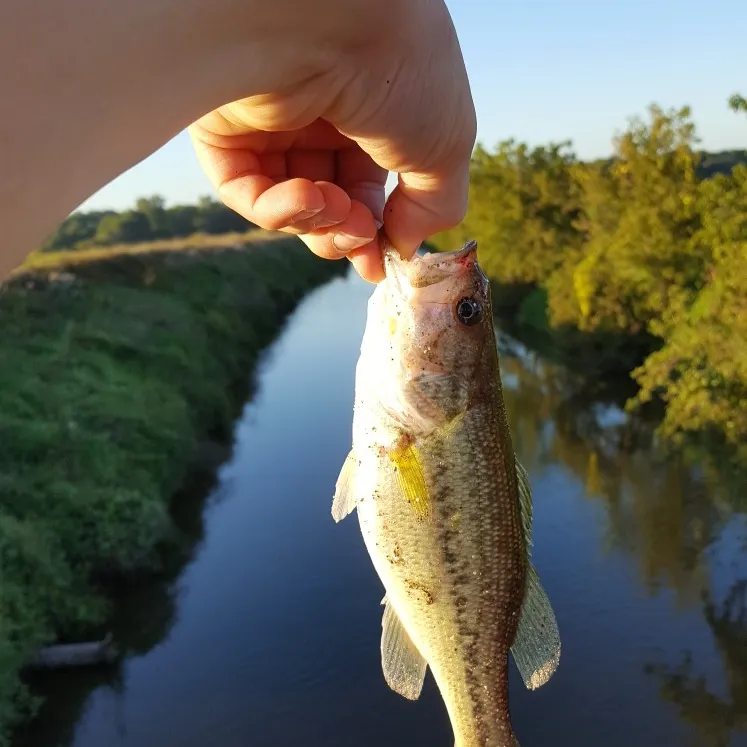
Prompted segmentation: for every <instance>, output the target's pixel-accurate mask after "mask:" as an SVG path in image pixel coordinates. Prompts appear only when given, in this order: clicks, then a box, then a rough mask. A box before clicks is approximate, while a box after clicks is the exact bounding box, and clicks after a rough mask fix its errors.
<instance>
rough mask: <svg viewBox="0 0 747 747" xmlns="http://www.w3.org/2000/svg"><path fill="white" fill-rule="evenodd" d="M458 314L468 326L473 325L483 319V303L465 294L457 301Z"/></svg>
mask: <svg viewBox="0 0 747 747" xmlns="http://www.w3.org/2000/svg"><path fill="white" fill-rule="evenodd" d="M456 316H457V319H458V320H459V321H460V322H461V323H462V324H464V325H465V326H466V327H471V326H472V325H473V324H477V323H478V322H479V321H480V319H482V304H481V303H480V302H479V301H477V300H475V299H474V298H468V297H466V296H465V297H464V298H462V299H460V300H459V301H458V302H457V305H456Z"/></svg>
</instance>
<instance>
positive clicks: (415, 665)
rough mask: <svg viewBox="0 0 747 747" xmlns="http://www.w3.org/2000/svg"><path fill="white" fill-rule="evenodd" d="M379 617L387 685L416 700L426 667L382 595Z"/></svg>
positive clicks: (382, 660) (383, 667) (392, 609)
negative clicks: (381, 608) (382, 610)
mask: <svg viewBox="0 0 747 747" xmlns="http://www.w3.org/2000/svg"><path fill="white" fill-rule="evenodd" d="M382 603H383V604H384V615H383V617H382V619H381V628H382V630H381V668H382V670H383V672H384V679H385V680H386V683H387V685H389V687H391V688H392V690H394V692H396V693H399V694H400V695H402V696H403V697H405V698H407V699H408V700H417V699H418V698H419V697H420V693H421V691H422V689H423V682H424V681H425V671H426V669H427V667H428V665H427V663H426V661H425V659H424V658H423V657H422V656H421V654H420V652H419V651H418V649H417V648H416V646H415V644H414V643H413V642H412V640H411V639H410V636H409V635H408V634H407V631H406V630H405V628H404V626H403V625H402V622H401V621H400V619H399V617H398V616H397V613H396V612H395V611H394V608H393V607H392V605H391V604H390V602H389V600H388V599H387V598H386V597H384V599H383V600H382Z"/></svg>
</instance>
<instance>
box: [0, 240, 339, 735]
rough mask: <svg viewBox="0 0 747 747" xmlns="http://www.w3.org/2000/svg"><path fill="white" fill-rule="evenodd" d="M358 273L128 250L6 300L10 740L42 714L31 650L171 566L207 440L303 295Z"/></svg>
mask: <svg viewBox="0 0 747 747" xmlns="http://www.w3.org/2000/svg"><path fill="white" fill-rule="evenodd" d="M49 256H50V257H51V256H52V255H49ZM61 256H62V258H63V259H64V258H69V257H70V256H71V255H69V254H65V255H61ZM72 256H77V257H80V256H81V255H75V254H74V255H72ZM346 268H347V264H346V263H334V262H325V261H323V260H319V259H318V258H316V257H315V256H314V255H312V254H311V253H310V252H309V251H308V250H306V248H305V247H303V245H302V244H301V243H300V242H298V241H297V240H296V239H292V238H291V239H287V238H286V239H283V240H281V241H273V242H267V243H265V244H257V245H256V246H252V245H250V247H249V248H244V249H240V250H228V251H217V250H210V251H207V250H206V251H202V252H195V253H190V254H185V253H181V252H176V251H171V252H162V253H158V254H155V253H153V254H122V255H117V254H113V255H112V256H111V257H110V258H108V259H103V260H95V261H87V262H75V263H71V264H69V265H67V266H66V265H64V264H61V265H59V266H57V267H55V268H54V269H53V270H52V271H51V272H49V271H47V272H40V271H37V272H30V273H26V274H23V275H19V276H17V277H16V278H14V279H13V280H12V281H10V282H8V283H7V284H6V285H5V286H4V287H3V288H2V289H1V292H0V325H1V326H2V329H3V340H2V345H0V398H1V401H0V440H2V443H3V449H2V450H0V732H3V730H4V729H7V728H8V727H10V726H11V725H12V724H13V722H14V721H15V720H17V719H18V718H19V717H20V716H22V715H23V714H24V713H25V712H26V710H27V708H26V707H28V706H30V705H33V701H31V700H29V699H28V698H26V697H24V691H23V690H22V689H21V688H19V679H18V672H19V670H20V668H21V667H22V665H23V663H24V662H25V661H26V660H27V659H28V658H29V657H30V656H31V655H32V654H33V653H34V651H35V650H36V649H37V648H38V647H39V646H40V645H42V644H44V643H46V642H50V641H52V640H54V639H55V638H60V637H61V638H63V639H65V638H66V637H69V636H73V637H74V636H75V635H76V634H81V633H82V634H85V633H86V631H88V632H90V631H91V630H92V629H94V628H92V627H91V626H97V625H101V624H102V623H104V622H105V621H106V619H107V617H108V615H109V614H110V605H109V601H108V597H107V595H106V594H105V592H104V589H103V587H102V586H100V580H101V579H102V578H107V579H115V578H128V577H131V576H133V574H141V573H148V572H154V571H159V570H160V568H161V567H162V560H161V558H162V553H163V552H168V548H169V547H171V546H172V545H174V544H178V542H179V541H180V539H179V533H178V531H177V530H176V527H175V524H174V519H173V514H172V509H173V508H174V507H172V506H171V497H172V496H173V495H174V494H175V492H176V491H177V489H178V488H179V487H180V486H181V485H182V483H183V481H184V479H185V475H186V474H187V470H188V468H189V466H190V463H191V461H192V459H193V458H194V456H195V454H196V452H197V451H198V446H199V444H200V442H201V441H202V440H203V439H204V438H205V437H208V436H210V435H211V434H215V433H225V432H227V431H230V428H231V425H232V422H233V419H234V417H235V416H236V414H237V412H238V408H239V407H240V405H241V404H242V402H241V392H242V391H243V389H244V382H245V381H246V380H247V378H248V376H249V373H250V371H251V369H252V367H253V365H254V363H255V361H256V359H257V355H258V353H259V351H260V350H261V349H262V348H263V347H264V346H265V345H266V344H267V343H268V342H270V340H271V339H272V337H273V336H274V335H275V334H276V333H277V330H278V328H279V326H280V325H281V324H282V322H283V320H284V318H285V316H286V315H287V313H288V312H289V311H290V310H291V309H292V308H293V306H294V305H295V304H296V302H297V301H298V300H299V299H300V298H301V296H302V295H303V293H304V292H305V291H306V290H308V289H309V288H310V287H312V286H314V285H316V284H319V283H320V282H323V281H324V280H326V279H327V278H329V277H330V276H331V275H333V274H335V273H340V272H344V271H345V270H346ZM96 629H98V628H96ZM0 744H4V742H3V734H2V733H0Z"/></svg>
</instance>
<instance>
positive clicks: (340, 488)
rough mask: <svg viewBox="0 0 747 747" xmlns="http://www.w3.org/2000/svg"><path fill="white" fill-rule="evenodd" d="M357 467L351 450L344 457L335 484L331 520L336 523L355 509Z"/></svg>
mask: <svg viewBox="0 0 747 747" xmlns="http://www.w3.org/2000/svg"><path fill="white" fill-rule="evenodd" d="M357 466H358V462H357V460H356V458H355V454H354V453H353V451H352V449H351V451H350V452H349V453H348V455H347V457H345V461H344V462H343V464H342V469H341V470H340V474H339V476H338V478H337V483H336V484H335V496H334V498H333V499H332V518H333V519H334V520H335V521H336V522H337V521H342V520H343V519H344V518H345V517H346V516H347V515H348V514H349V513H351V512H352V511H353V509H354V508H355V505H356V498H355V470H356V467H357Z"/></svg>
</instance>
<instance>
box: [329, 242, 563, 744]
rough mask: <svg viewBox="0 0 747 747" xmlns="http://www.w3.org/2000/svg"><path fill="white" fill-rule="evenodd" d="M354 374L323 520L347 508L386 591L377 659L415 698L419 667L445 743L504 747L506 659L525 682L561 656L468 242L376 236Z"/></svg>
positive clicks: (484, 292) (487, 309)
mask: <svg viewBox="0 0 747 747" xmlns="http://www.w3.org/2000/svg"><path fill="white" fill-rule="evenodd" d="M384 265H385V269H386V278H385V279H384V280H383V281H382V282H381V283H379V284H378V286H377V287H376V288H375V290H374V292H373V294H372V296H371V298H370V301H369V305H368V318H367V322H366V328H365V333H364V336H363V341H362V344H361V351H360V358H359V360H358V365H357V369H356V393H355V408H354V415H353V438H352V449H351V451H350V453H349V454H348V456H347V458H346V459H345V461H344V464H343V467H342V470H341V472H340V475H339V477H338V479H337V484H336V489H335V495H334V499H333V505H332V516H333V518H334V520H335V521H340V520H342V519H343V518H344V517H345V516H347V515H348V514H349V513H351V512H352V511H353V510H354V509H357V511H358V520H359V522H360V527H361V531H362V534H363V539H364V541H365V544H366V547H367V549H368V552H369V555H370V556H371V560H372V562H373V565H374V567H375V568H376V571H377V573H378V575H379V578H380V579H381V581H382V583H383V585H384V588H385V590H386V595H385V596H384V599H383V600H382V604H383V605H384V612H383V619H382V636H381V665H382V668H383V672H384V678H385V680H386V682H387V683H388V685H389V686H390V687H391V688H392V689H393V690H394V691H396V692H397V693H399V694H401V695H402V696H404V697H405V698H409V699H411V700H417V699H418V698H419V697H420V693H421V690H422V687H423V681H424V678H425V673H426V669H427V667H428V666H430V668H431V672H432V674H433V677H434V679H435V681H436V684H437V685H438V688H439V690H440V692H441V695H442V697H443V699H444V702H445V704H446V708H447V711H448V714H449V718H450V721H451V725H452V728H453V731H454V738H455V745H456V747H517V745H518V742H517V740H516V737H515V736H514V732H513V728H512V725H511V717H510V713H509V698H508V654H509V652H511V653H512V655H513V658H514V662H515V663H516V665H517V667H518V670H519V672H520V674H521V676H522V679H523V680H524V684H525V685H526V686H527V687H528V688H530V689H534V688H536V687H539V686H540V685H543V684H544V683H545V682H547V680H548V679H549V678H550V677H551V675H552V674H553V672H554V671H555V669H556V667H557V666H558V662H559V659H560V637H559V634H558V628H557V623H556V621H555V615H554V613H553V610H552V607H551V605H550V601H549V599H548V598H547V595H546V593H545V591H544V589H543V588H542V585H541V583H540V580H539V578H538V576H537V572H536V571H535V569H534V567H533V565H532V563H531V559H530V550H531V544H532V541H531V532H532V498H531V494H530V489H529V483H528V480H527V474H526V472H525V470H524V468H523V467H522V466H521V464H520V463H519V462H518V460H517V459H516V457H515V456H514V452H513V448H512V444H511V434H510V433H509V427H508V423H507V420H506V412H505V407H504V404H503V392H502V387H501V380H500V372H499V362H498V352H497V346H496V338H495V332H494V328H493V314H492V307H491V297H490V286H489V284H488V281H487V278H486V277H485V275H484V273H483V272H482V270H481V268H480V266H479V264H478V262H477V244H476V242H474V241H472V242H469V243H467V244H465V246H464V247H463V248H462V249H459V250H457V251H453V252H447V253H434V254H427V255H425V256H422V257H421V256H417V255H416V256H415V257H413V259H412V260H410V261H405V260H403V259H402V258H401V257H400V255H399V253H398V252H397V251H396V250H395V249H394V248H393V247H392V246H391V245H389V244H388V242H387V243H385V249H384Z"/></svg>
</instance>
